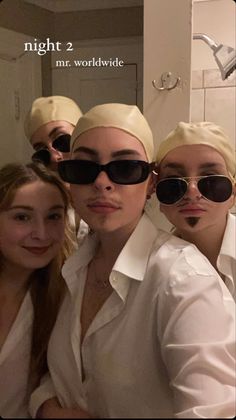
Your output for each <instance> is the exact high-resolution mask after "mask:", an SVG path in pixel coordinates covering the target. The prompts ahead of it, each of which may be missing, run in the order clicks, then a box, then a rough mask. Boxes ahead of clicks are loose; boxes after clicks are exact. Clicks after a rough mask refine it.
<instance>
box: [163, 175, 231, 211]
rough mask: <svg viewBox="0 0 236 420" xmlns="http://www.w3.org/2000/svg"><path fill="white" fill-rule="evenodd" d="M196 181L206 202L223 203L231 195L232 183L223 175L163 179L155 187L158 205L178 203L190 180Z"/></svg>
mask: <svg viewBox="0 0 236 420" xmlns="http://www.w3.org/2000/svg"><path fill="white" fill-rule="evenodd" d="M193 179H196V180H197V188H198V190H199V192H200V193H201V195H202V196H203V197H204V198H206V199H207V200H210V201H214V202H216V203H223V202H224V201H226V200H228V199H229V197H230V196H231V195H232V192H233V186H232V182H231V181H230V179H229V178H228V177H227V176H224V175H208V176H199V177H193V178H191V177H184V178H164V179H161V180H160V181H159V182H158V183H157V186H156V195H157V198H158V200H159V201H160V203H162V204H166V205H171V204H175V203H177V202H178V201H180V200H181V199H182V198H183V197H184V195H185V193H186V192H187V189H188V184H189V182H191V180H193Z"/></svg>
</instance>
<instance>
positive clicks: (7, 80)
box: [0, 28, 42, 166]
mask: <svg viewBox="0 0 236 420" xmlns="http://www.w3.org/2000/svg"><path fill="white" fill-rule="evenodd" d="M30 39H31V38H29V37H26V36H24V35H22V34H19V33H17V32H13V31H8V30H6V29H2V28H0V104H1V105H0V166H2V165H4V164H6V163H8V162H13V161H22V162H26V161H28V160H29V159H30V156H31V154H32V148H31V146H30V145H29V142H28V140H27V139H26V137H25V135H24V129H23V124H24V118H25V115H26V112H27V110H28V109H29V107H30V105H31V103H32V101H33V99H34V98H35V97H37V96H41V94H42V87H41V85H42V84H41V59H40V57H39V56H36V55H35V54H32V53H25V52H24V42H26V41H29V40H30Z"/></svg>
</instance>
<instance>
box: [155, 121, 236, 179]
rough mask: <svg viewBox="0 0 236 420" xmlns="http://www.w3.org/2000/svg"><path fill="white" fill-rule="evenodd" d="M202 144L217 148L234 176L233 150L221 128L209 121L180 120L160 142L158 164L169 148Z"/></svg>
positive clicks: (235, 164)
mask: <svg viewBox="0 0 236 420" xmlns="http://www.w3.org/2000/svg"><path fill="white" fill-rule="evenodd" d="M194 144H203V145H206V146H210V147H212V148H213V149H215V150H217V151H218V152H219V153H220V155H221V156H222V157H223V158H224V160H225V163H226V167H227V170H228V172H229V175H231V177H232V178H234V176H235V167H236V163H235V151H234V149H233V145H232V143H231V141H230V139H229V137H228V136H227V135H226V134H225V133H224V131H223V129H222V128H221V127H219V126H218V125H215V124H214V123H211V122H198V123H186V122H180V123H179V124H178V125H177V127H176V128H175V130H173V131H171V132H170V133H169V134H168V136H167V137H166V138H165V139H164V140H163V141H162V142H161V144H160V146H159V150H158V153H157V158H156V161H157V163H158V164H160V162H161V161H162V159H164V157H166V155H167V153H169V152H170V151H171V150H173V149H175V148H177V147H180V146H186V145H194Z"/></svg>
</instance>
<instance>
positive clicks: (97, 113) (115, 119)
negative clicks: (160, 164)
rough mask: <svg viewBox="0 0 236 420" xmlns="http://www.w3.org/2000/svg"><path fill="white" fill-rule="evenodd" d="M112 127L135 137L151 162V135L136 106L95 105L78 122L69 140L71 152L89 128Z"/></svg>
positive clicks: (152, 150)
mask: <svg viewBox="0 0 236 420" xmlns="http://www.w3.org/2000/svg"><path fill="white" fill-rule="evenodd" d="M97 127H114V128H119V129H120V130H123V131H125V132H127V133H129V134H131V135H132V136H134V137H136V138H137V139H138V140H139V141H140V142H141V143H142V145H143V147H144V150H145V152H146V155H147V158H148V161H149V162H152V160H153V152H154V145H153V135H152V131H151V128H150V126H149V124H148V122H147V120H146V119H145V117H144V116H143V114H142V113H141V112H140V110H139V109H138V107H137V106H136V105H125V104H119V103H108V104H102V105H97V106H95V107H93V108H91V109H90V110H89V111H88V112H87V113H85V114H84V115H83V116H82V117H81V118H80V120H79V121H78V123H77V125H76V127H75V129H74V131H73V134H72V138H71V150H72V149H73V145H74V142H75V140H76V139H77V138H78V137H79V136H80V134H82V133H84V132H85V131H88V130H90V129H91V128H97Z"/></svg>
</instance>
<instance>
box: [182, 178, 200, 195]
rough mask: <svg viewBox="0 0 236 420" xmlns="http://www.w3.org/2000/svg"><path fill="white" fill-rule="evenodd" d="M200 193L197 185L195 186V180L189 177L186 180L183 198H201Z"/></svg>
mask: <svg viewBox="0 0 236 420" xmlns="http://www.w3.org/2000/svg"><path fill="white" fill-rule="evenodd" d="M201 196H202V194H201V193H200V191H199V189H198V186H197V180H196V179H195V180H194V179H191V180H189V182H188V188H187V191H186V193H185V198H190V199H199V198H201Z"/></svg>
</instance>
